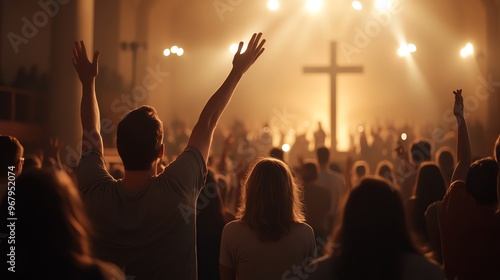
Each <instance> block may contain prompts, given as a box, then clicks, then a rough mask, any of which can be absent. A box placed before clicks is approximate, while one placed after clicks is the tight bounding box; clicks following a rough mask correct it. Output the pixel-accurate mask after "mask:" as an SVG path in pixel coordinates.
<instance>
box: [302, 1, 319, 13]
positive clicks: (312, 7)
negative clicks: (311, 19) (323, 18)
mask: <svg viewBox="0 0 500 280" xmlns="http://www.w3.org/2000/svg"><path fill="white" fill-rule="evenodd" d="M322 7H323V1H322V0H307V1H306V8H307V10H308V11H309V12H312V13H317V12H319V11H320V10H321V8H322Z"/></svg>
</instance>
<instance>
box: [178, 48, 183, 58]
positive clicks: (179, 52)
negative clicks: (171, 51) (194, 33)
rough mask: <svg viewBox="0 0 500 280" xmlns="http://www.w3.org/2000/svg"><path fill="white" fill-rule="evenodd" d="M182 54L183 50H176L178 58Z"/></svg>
mask: <svg viewBox="0 0 500 280" xmlns="http://www.w3.org/2000/svg"><path fill="white" fill-rule="evenodd" d="M183 54H184V49H183V48H178V49H177V55H178V56H181V55H183Z"/></svg>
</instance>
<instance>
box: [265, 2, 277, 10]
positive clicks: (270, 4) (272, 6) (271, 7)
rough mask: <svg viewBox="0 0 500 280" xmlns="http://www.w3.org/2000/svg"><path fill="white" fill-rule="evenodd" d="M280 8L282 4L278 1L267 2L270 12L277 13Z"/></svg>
mask: <svg viewBox="0 0 500 280" xmlns="http://www.w3.org/2000/svg"><path fill="white" fill-rule="evenodd" d="M279 7H280V2H278V0H269V1H267V8H268V9H269V10H270V11H276V10H277V9H279Z"/></svg>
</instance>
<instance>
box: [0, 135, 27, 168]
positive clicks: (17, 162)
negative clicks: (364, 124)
mask: <svg viewBox="0 0 500 280" xmlns="http://www.w3.org/2000/svg"><path fill="white" fill-rule="evenodd" d="M23 155H24V148H23V146H22V145H21V143H19V141H18V140H17V139H16V138H15V137H12V136H8V135H1V136H0V168H1V170H3V172H0V177H7V171H8V170H10V169H7V168H8V167H11V166H14V167H15V169H14V170H11V172H14V173H16V175H19V174H21V171H22V168H23V161H24V158H23Z"/></svg>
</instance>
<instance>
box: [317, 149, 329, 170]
mask: <svg viewBox="0 0 500 280" xmlns="http://www.w3.org/2000/svg"><path fill="white" fill-rule="evenodd" d="M316 157H317V160H318V163H319V165H320V166H326V164H327V163H328V161H329V160H330V151H329V150H328V148H326V147H321V148H318V149H317V150H316Z"/></svg>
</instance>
